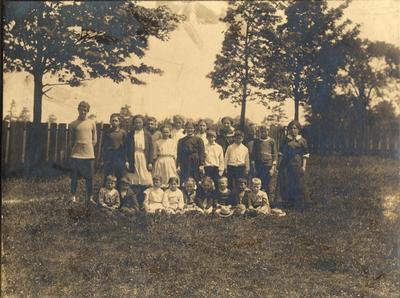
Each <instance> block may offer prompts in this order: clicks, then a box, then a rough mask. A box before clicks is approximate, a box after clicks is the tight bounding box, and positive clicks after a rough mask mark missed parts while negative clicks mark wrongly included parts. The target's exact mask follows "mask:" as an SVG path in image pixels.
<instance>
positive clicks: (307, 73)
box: [266, 0, 359, 119]
mask: <svg viewBox="0 0 400 298" xmlns="http://www.w3.org/2000/svg"><path fill="white" fill-rule="evenodd" d="M346 7H347V4H342V5H340V6H338V7H337V8H330V9H329V8H328V5H327V1H326V0H324V1H290V3H289V5H288V6H287V7H286V9H285V15H286V22H285V23H283V24H282V25H281V26H279V29H278V30H279V33H280V35H281V39H280V46H279V51H278V52H277V53H276V56H275V59H276V60H277V61H278V63H277V64H276V66H275V67H276V70H275V72H274V74H275V80H276V83H275V84H274V86H275V88H276V93H275V95H276V96H277V98H278V99H279V100H285V99H288V98H290V99H292V100H294V102H295V119H298V115H299V106H300V105H301V104H303V103H309V104H310V105H311V106H312V108H313V109H316V110H318V109H319V108H320V107H321V106H323V105H324V104H325V103H326V100H328V99H329V97H330V96H331V95H332V93H333V90H334V85H335V77H336V74H337V72H338V69H339V68H340V67H341V66H343V65H344V63H345V61H346V60H345V59H344V58H345V50H346V45H347V43H348V41H349V40H352V39H353V38H354V37H355V36H357V34H358V33H359V30H358V27H357V26H356V27H352V28H349V26H350V25H351V21H350V20H344V21H341V18H342V17H343V11H344V9H345V8H346ZM268 80H269V78H268V77H266V81H268Z"/></svg>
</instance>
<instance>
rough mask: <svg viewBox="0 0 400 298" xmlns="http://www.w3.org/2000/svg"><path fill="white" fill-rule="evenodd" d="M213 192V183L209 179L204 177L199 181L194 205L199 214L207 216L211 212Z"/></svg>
mask: <svg viewBox="0 0 400 298" xmlns="http://www.w3.org/2000/svg"><path fill="white" fill-rule="evenodd" d="M213 191H214V182H213V180H212V179H211V178H210V177H207V176H205V177H204V178H203V179H202V180H201V186H200V187H199V190H198V191H197V192H196V199H195V202H196V205H197V207H199V210H201V213H204V214H206V215H209V214H211V213H212V211H213V204H214V200H213Z"/></svg>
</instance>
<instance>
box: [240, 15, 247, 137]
mask: <svg viewBox="0 0 400 298" xmlns="http://www.w3.org/2000/svg"><path fill="white" fill-rule="evenodd" d="M248 81H249V24H248V23H246V36H245V44H244V78H243V94H242V103H241V110H240V129H241V130H242V131H244V129H245V123H246V103H247V84H248Z"/></svg>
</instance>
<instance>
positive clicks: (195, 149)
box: [177, 122, 205, 183]
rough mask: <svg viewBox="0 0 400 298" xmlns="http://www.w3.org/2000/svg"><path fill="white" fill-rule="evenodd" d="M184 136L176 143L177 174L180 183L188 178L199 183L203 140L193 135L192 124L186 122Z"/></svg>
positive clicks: (202, 172)
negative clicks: (178, 173)
mask: <svg viewBox="0 0 400 298" xmlns="http://www.w3.org/2000/svg"><path fill="white" fill-rule="evenodd" d="M185 131H186V136H185V137H183V138H182V139H180V140H179V142H178V158H177V162H178V172H180V179H181V183H183V182H184V181H186V180H187V179H188V178H189V177H192V178H194V179H195V180H196V181H197V182H198V181H200V178H201V174H204V160H205V151H204V143H203V140H202V139H201V138H200V137H198V136H195V135H194V123H193V122H187V123H186V125H185Z"/></svg>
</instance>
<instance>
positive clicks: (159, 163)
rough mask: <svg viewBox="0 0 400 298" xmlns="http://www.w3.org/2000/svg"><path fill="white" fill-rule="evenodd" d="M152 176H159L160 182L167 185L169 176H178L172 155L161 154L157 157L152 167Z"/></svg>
mask: <svg viewBox="0 0 400 298" xmlns="http://www.w3.org/2000/svg"><path fill="white" fill-rule="evenodd" d="M153 176H159V177H161V184H162V185H168V180H169V178H171V177H178V174H177V172H176V165H175V159H174V158H173V157H172V156H161V157H159V158H157V160H156V163H155V165H154V169H153Z"/></svg>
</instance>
